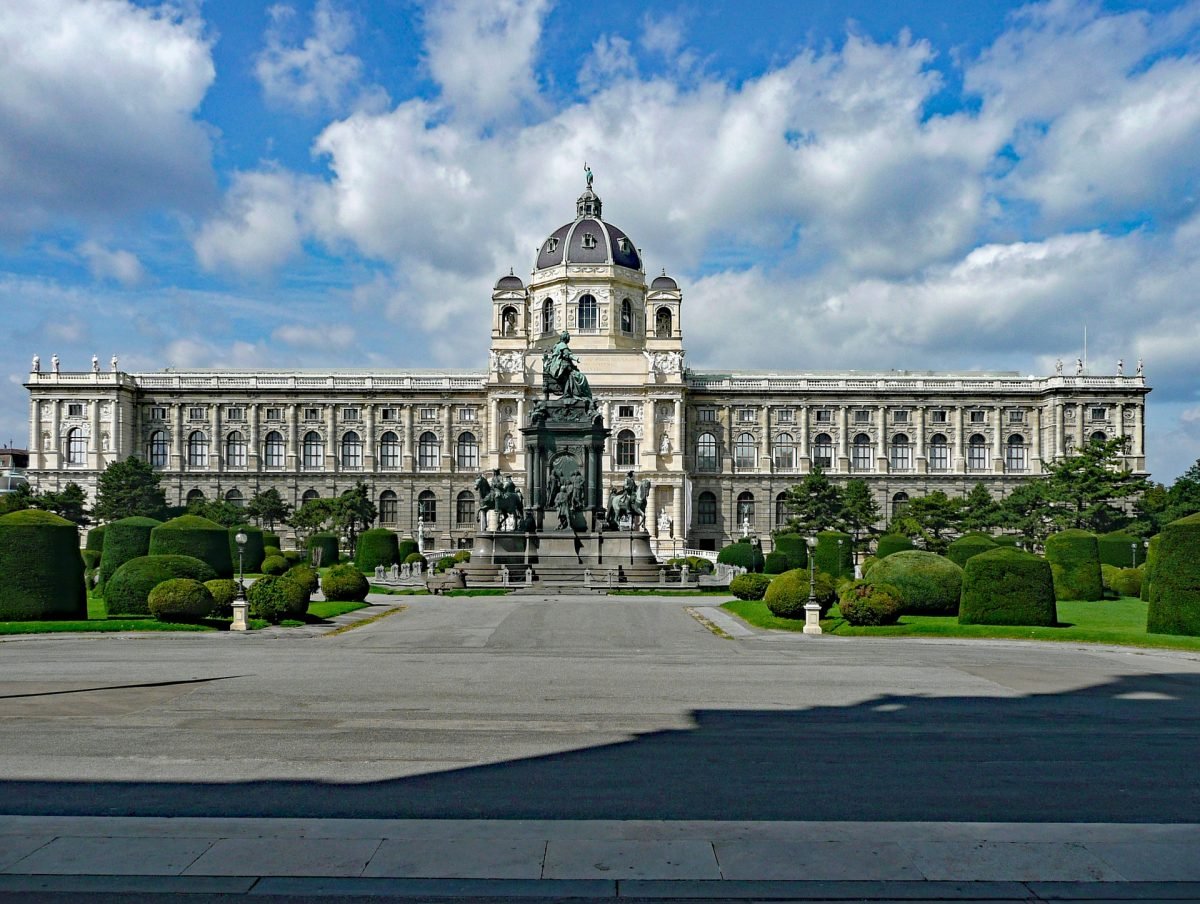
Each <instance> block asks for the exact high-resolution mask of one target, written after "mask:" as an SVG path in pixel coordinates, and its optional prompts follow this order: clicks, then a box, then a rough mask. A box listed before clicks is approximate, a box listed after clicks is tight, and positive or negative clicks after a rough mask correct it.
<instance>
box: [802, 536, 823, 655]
mask: <svg viewBox="0 0 1200 904" xmlns="http://www.w3.org/2000/svg"><path fill="white" fill-rule="evenodd" d="M804 543H805V545H806V546H808V602H807V603H805V604H804V633H805V634H820V633H821V606H820V604H819V603H817V581H816V559H817V557H816V552H817V538H816V537H805V538H804Z"/></svg>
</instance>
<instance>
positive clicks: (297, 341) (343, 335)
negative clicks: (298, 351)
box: [271, 323, 355, 349]
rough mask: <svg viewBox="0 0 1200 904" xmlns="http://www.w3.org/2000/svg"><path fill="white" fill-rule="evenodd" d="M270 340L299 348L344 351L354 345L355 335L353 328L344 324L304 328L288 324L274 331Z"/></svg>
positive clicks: (296, 324) (295, 324) (300, 325)
mask: <svg viewBox="0 0 1200 904" xmlns="http://www.w3.org/2000/svg"><path fill="white" fill-rule="evenodd" d="M271 338H272V339H275V340H276V341H278V342H283V343H286V344H287V345H293V346H299V347H301V348H337V349H346V348H349V347H350V346H351V345H353V344H354V338H355V334H354V328H353V327H351V326H348V325H346V324H332V325H329V324H326V325H323V326H305V325H303V324H299V323H289V324H285V325H283V326H281V327H279V328H278V329H276V330H275V331H274V332H273V333H272V334H271Z"/></svg>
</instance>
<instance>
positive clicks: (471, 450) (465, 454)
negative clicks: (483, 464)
mask: <svg viewBox="0 0 1200 904" xmlns="http://www.w3.org/2000/svg"><path fill="white" fill-rule="evenodd" d="M456 449H457V460H458V461H457V463H458V467H459V468H460V469H461V470H463V471H477V470H479V441H478V440H477V439H475V434H474V433H470V432H467V433H460V434H459V435H458V445H457V447H456Z"/></svg>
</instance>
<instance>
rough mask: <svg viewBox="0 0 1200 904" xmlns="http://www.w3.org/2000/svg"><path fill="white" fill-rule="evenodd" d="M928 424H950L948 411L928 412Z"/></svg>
mask: <svg viewBox="0 0 1200 904" xmlns="http://www.w3.org/2000/svg"><path fill="white" fill-rule="evenodd" d="M929 423H931V424H948V423H950V412H949V411H931V412H929Z"/></svg>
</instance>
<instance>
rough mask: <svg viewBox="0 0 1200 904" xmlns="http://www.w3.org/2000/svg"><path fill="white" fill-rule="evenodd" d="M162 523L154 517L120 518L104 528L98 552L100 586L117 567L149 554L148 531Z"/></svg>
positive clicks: (109, 577)
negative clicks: (102, 545) (101, 544)
mask: <svg viewBox="0 0 1200 904" xmlns="http://www.w3.org/2000/svg"><path fill="white" fill-rule="evenodd" d="M160 524H162V522H161V521H159V520H158V519H156V518H143V517H141V516H137V515H135V516H134V517H132V518H121V519H120V520H118V521H113V522H110V523H109V524H108V526H107V528H106V533H105V541H104V552H102V553H101V554H100V586H101V587H104V585H105V584H107V583H108V582H109V579H111V578H112V576H113V575H114V574H116V573H117V569H118V568H120V567H121V566H122V565H124V564H125V563H126V562H128V561H129V560H130V559H137V558H141V557H142V556H148V555H150V531H152V530H154V528H156V527H158V526H159V525H160Z"/></svg>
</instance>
